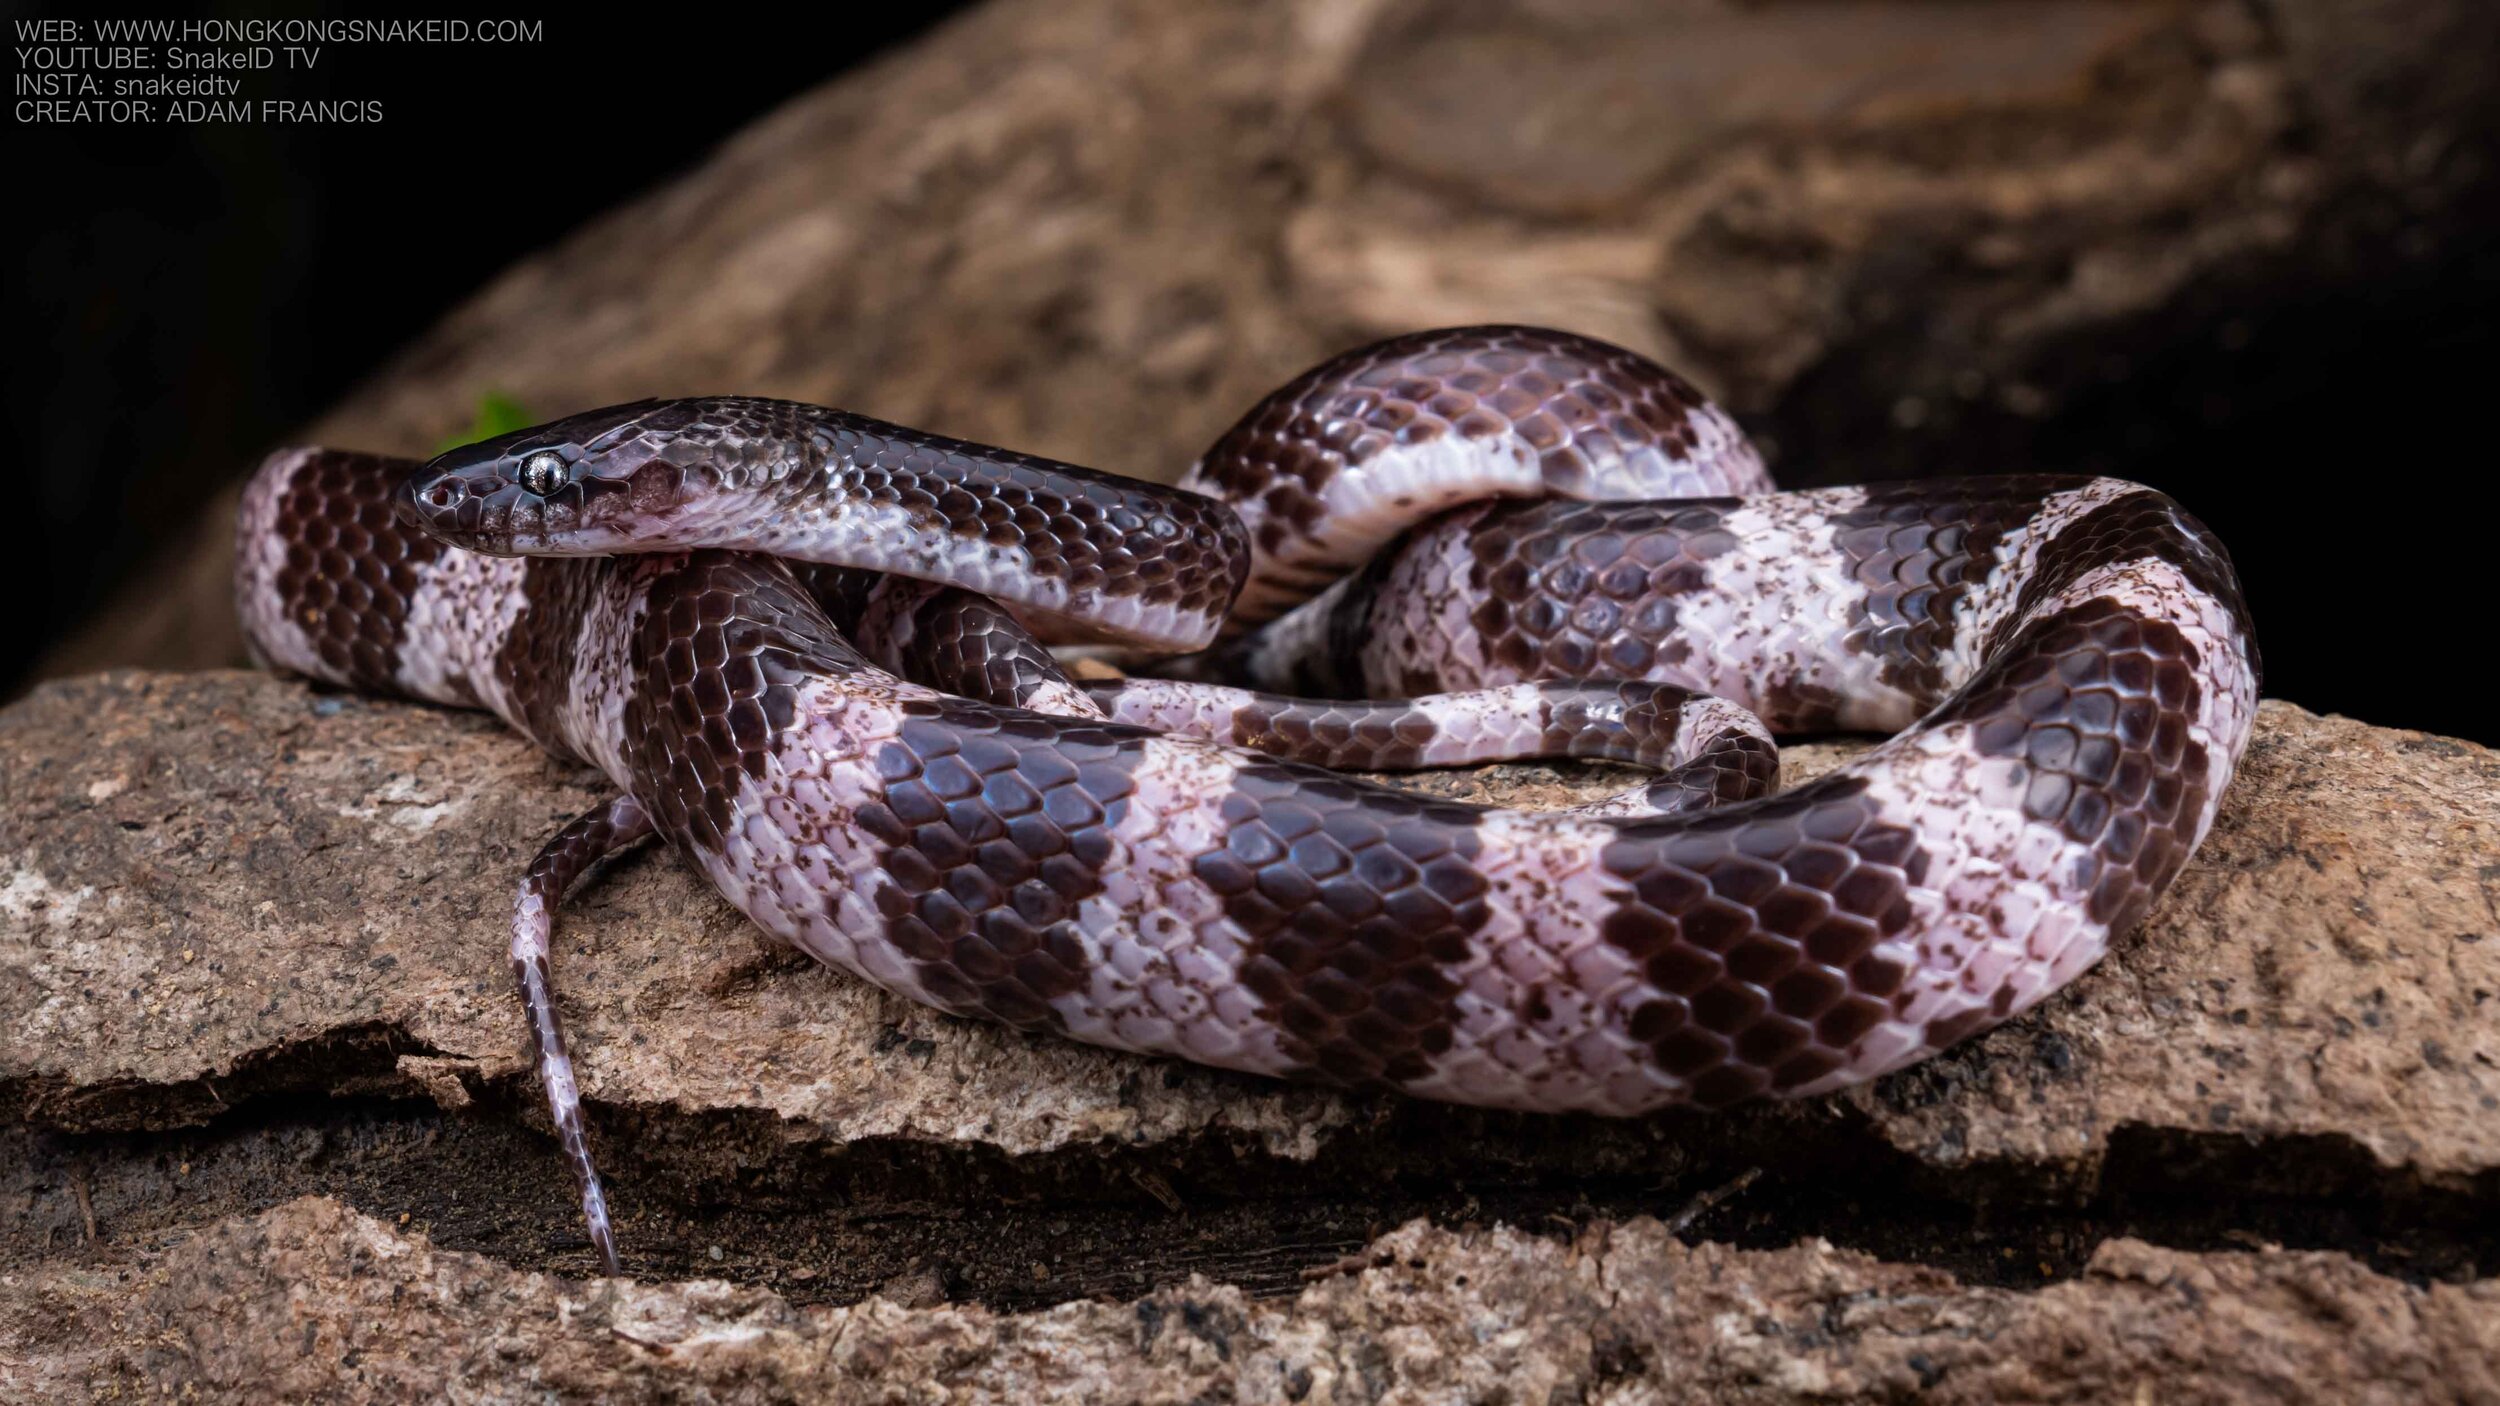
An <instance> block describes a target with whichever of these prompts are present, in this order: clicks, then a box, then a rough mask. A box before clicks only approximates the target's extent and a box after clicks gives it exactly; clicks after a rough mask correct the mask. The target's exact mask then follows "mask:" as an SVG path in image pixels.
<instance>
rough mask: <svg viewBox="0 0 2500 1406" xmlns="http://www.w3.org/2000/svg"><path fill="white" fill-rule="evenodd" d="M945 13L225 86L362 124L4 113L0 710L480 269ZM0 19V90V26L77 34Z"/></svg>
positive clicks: (651, 181)
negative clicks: (354, 102)
mask: <svg viewBox="0 0 2500 1406" xmlns="http://www.w3.org/2000/svg"><path fill="white" fill-rule="evenodd" d="M961 8H963V6H962V5H961V4H922V5H910V4H903V5H886V6H860V7H849V6H836V7H832V9H831V10H830V11H829V12H828V13H829V14H833V15H837V16H838V22H835V21H833V20H827V21H825V22H819V23H813V24H807V23H798V22H795V21H794V20H793V19H792V18H791V17H790V16H789V15H787V14H779V15H776V14H774V13H773V12H771V11H767V10H763V9H760V8H757V9H753V10H751V11H744V12H742V11H739V10H737V9H735V8H734V7H731V8H724V7H718V6H706V7H704V8H703V10H702V12H701V13H700V14H699V15H693V16H687V17H683V18H681V19H680V20H679V21H677V22H676V23H674V24H672V25H669V26H667V27H665V28H655V27H653V26H651V25H648V24H641V23H635V22H632V21H630V20H629V19H628V18H627V17H626V16H625V15H624V14H622V13H619V14H616V15H612V16H608V17H603V18H591V17H588V16H583V15H575V16H567V15H553V14H547V13H546V12H545V11H543V10H536V9H531V8H522V9H515V10H509V11H505V10H498V9H496V8H495V7H492V6H488V7H483V8H482V9H479V10H475V11H472V13H479V14H485V15H509V16H510V17H513V18H523V19H527V18H535V17H537V16H539V15H545V16H546V17H545V25H546V29H545V33H546V39H545V41H544V42H542V43H536V44H513V45H492V44H472V45H460V46H456V47H453V46H444V47H424V46H400V45H365V46H358V47H355V48H353V49H334V51H333V52H331V53H330V54H327V55H325V56H324V58H323V60H322V62H321V63H320V64H319V65H318V66H316V68H315V69H313V70H312V71H311V72H310V73H307V74H281V73H260V74H246V75H241V76H242V77H243V79H244V89H243V93H242V94H241V96H242V97H245V98H254V99H257V98H260V97H287V98H298V99H314V98H324V97H329V98H368V97H370V98H378V99H380V100H381V101H382V103H383V105H384V111H385V117H384V120H383V121H381V122H379V123H373V124H301V125H292V126H290V125H280V124H264V123H252V124H202V125H196V126H194V125H176V124H150V125H146V126H105V125H79V126H71V125H56V124H42V125H33V124H21V123H18V122H16V121H15V120H14V118H13V113H14V104H15V98H14V97H12V99H11V105H12V120H11V121H10V123H9V126H8V142H9V148H8V149H9V166H8V169H9V170H10V171H11V172H12V173H13V174H14V175H15V177H16V179H15V181H14V182H13V184H14V185H15V186H16V188H17V189H18V190H19V191H20V193H21V194H20V198H19V200H18V202H17V209H16V211H15V212H14V214H13V215H12V216H11V217H10V218H8V219H7V220H0V239H5V240H6V252H5V257H6V268H7V269H8V279H7V294H6V297H7V309H8V322H7V326H8V327H9V328H10V329H11V337H10V348H9V354H8V358H7V362H8V368H9V372H8V423H9V424H10V425H12V426H14V427H15V435H14V440H15V443H14V445H13V446H12V448H11V450H10V452H9V453H8V454H7V455H6V457H5V464H4V465H0V485H4V486H5V488H6V489H7V491H8V499H7V501H8V502H9V503H10V504H12V505H13V507H14V511H13V512H11V513H10V514H9V521H8V522H7V532H8V536H9V538H10V539H11V541H12V542H13V544H14V545H13V547H12V549H11V550H9V551H8V552H6V553H5V554H0V591H4V592H5V594H4V595H0V599H5V600H7V601H8V602H9V604H10V609H9V611H8V613H7V618H6V620H5V622H4V623H0V698H5V697H9V696H13V695H14V694H16V693H18V692H20V691H21V690H22V689H23V688H24V686H25V684H26V683H27V682H28V681H29V680H28V679H27V672H28V670H29V669H31V668H32V667H33V666H34V665H35V663H36V662H37V660H38V658H39V657H40V655H41V653H42V651H43V650H44V648H45V647H47V646H48V645H49V644H50V643H51V642H53V641H55V640H58V639H60V638H61V637H62V636H64V635H66V634H68V633H69V632H70V631H72V630H74V629H76V628H77V626H78V625H79V623H80V622H81V621H82V620H83V619H84V618H85V616H86V615H87V613H88V612H89V611H90V610H91V609H92V608H93V607H94V606H95V605H97V604H98V603H100V602H101V601H102V600H103V599H104V597H105V595H106V593H107V592H108V591H109V590H110V589H111V588H112V586H113V585H114V584H116V583H118V582H120V581H122V580H124V579H126V578H127V577H128V575H129V574H130V573H131V572H133V571H134V570H135V569H136V568H137V567H138V566H139V565H140V563H142V562H143V561H145V560H146V559H147V557H148V556H149V554H150V553H151V552H152V551H154V550H156V549H158V548H160V547H162V546H164V545H166V544H167V543H169V542H170V541H171V540H172V539H173V538H174V536H175V535H176V532H177V531H178V529H179V528H180V527H181V525H182V524H183V523H184V522H185V521H187V520H188V518H189V517H190V515H191V514H192V513H193V512H194V511H196V510H197V509H198V508H199V507H200V505H201V504H202V503H203V502H204V501H205V500H206V499H207V498H208V497H209V496H210V495H211V494H213V493H214V492H215V491H216V490H217V489H218V488H219V487H220V486H221V485H222V484H223V483H225V482H227V481H229V480H231V479H235V478H239V477H241V476H242V474H243V473H244V472H245V471H246V470H247V469H248V468H249V467H250V466H251V465H252V464H254V463H256V462H258V460H259V458H260V456H261V455H262V454H263V453H265V452H267V450H268V449H269V448H270V447H271V446H272V445H274V444H276V443H278V442H280V441H281V440H283V439H284V438H285V437H286V436H287V434H288V433H289V432H290V431H292V430H294V429H295V428H296V427H298V426H300V425H301V424H303V423H304V422H305V421H307V420H309V419H311V418H313V417H314V416H315V415H317V414H319V413H320V412H321V411H322V410H324V409H325V408H327V407H328V406H329V404H330V403H331V402H332V401H334V400H336V399H337V398H338V397H339V396H340V395H341V394H342V393H343V392H345V391H346V390H347V389H348V387H349V386H351V385H353V384H354V383H355V382H356V381H357V380H358V379H359V378H361V377H363V376H365V375H366V374H368V373H370V372H371V371H373V370H374V369H375V368H376V367H377V366H379V365H380V364H381V362H382V361H383V360H384V359H385V358H387V357H388V356H390V354H391V353H392V352H394V351H396V350H397V349H398V348H399V347H400V346H401V345H402V344H404V343H406V342H407V341H409V340H410V339H412V338H414V337H415V336H416V334H417V333H418V332H420V331H422V330H423V329H424V328H425V327H426V326H427V325H429V324H430V323H432V322H433V321H434V320H435V319H436V318H438V317H440V316H441V315H442V314H443V313H445V312H447V311H449V310H450V308H451V307H452V306H453V305H454V304H455V303H457V302H458V301H459V300H460V299H462V298H463V297H465V296H467V295H468V294H469V293H471V292H474V291H475V290H476V289H477V288H478V287H479V286H480V285H482V284H484V283H485V282H486V281H487V279H488V278H490V277H492V276H493V275H494V274H495V273H496V272H497V271H499V270H501V269H502V268H503V267H504V266H505V265H507V264H509V263H511V262H513V261H514V260H516V259H518V258H520V257H521V256H523V255H525V254H527V253H529V252H531V251H532V250H535V249H538V248H540V247H542V246H545V245H548V244H551V243H554V242H555V241H556V240H558V239H560V238H561V237H562V236H563V235H564V234H566V233H567V232H568V231H570V230H572V229H573V228H575V227H576V226H578V225H580V224H582V223H583V222H584V221H586V220H588V219H590V218H591V217H593V216H595V215H597V214H599V213H601V212H602V211H605V210H607V209H609V208H611V207H613V206H616V205H620V204H623V203H625V202H627V201H629V200H631V199H633V198H634V197H636V196H638V195H640V194H642V193H643V192H644V191H645V190H647V189H649V188H651V187H653V186H656V185H660V184H663V183H665V182H666V181H667V180H668V179H669V178H670V177H671V176H673V175H675V174H677V172H678V171H679V170H681V169H682V168H684V167H687V166H691V165H694V164H696V163H698V162H700V161H701V160H702V159H703V158H704V156H705V155H707V154H708V153H709V152H710V151H711V149H712V148H713V147H714V146H716V145H718V144H719V143H720V142H721V141H723V140H724V139H726V138H728V137H729V136H730V135H732V134H733V133H735V132H736V131H737V130H738V129H739V128H741V127H743V126H745V125H746V124H747V123H748V122H749V121H751V120H753V119H754V118H755V117H757V116H759V115H760V114H762V113H765V112H767V111H770V110H771V109H772V108H773V107H775V106H776V105H778V104H779V103H781V102H782V101H783V100H785V99H787V98H789V97H791V96H793V95H795V94H797V93H799V92H801V91H804V90H805V89H808V88H811V87H813V86H815V85H816V84H818V83H821V82H823V81H825V80H826V79H829V78H831V77H834V76H835V75H837V74H839V73H841V72H843V71H844V70H846V69H849V68H851V67H854V66H856V65H858V64H860V63H863V62H866V61H868V60H870V59H872V58H874V57H876V56H877V55H878V54H880V53H882V52H884V51H886V50H887V49H890V48H892V47H893V46H895V45H897V44H899V43H903V42H906V41H908V40H910V39H911V38H912V37H914V36H915V35H917V34H919V33H921V32H922V31H923V30H925V29H927V28H928V27H930V26H931V25H934V24H936V23H938V22H939V21H941V20H943V19H944V18H946V17H947V16H948V15H949V14H950V13H952V12H954V11H955V10H959V9H961ZM0 10H5V11H6V16H7V17H6V21H5V27H6V30H7V36H8V42H9V44H10V45H11V49H10V52H9V54H8V63H9V67H10V69H11V70H12V72H13V73H14V71H15V70H16V68H17V62H16V56H15V49H14V46H15V44H16V42H17V30H16V21H17V20H18V19H19V18H21V17H24V18H34V17H54V16H57V17H60V18H66V19H76V20H79V21H80V22H81V23H82V24H84V23H87V22H89V21H91V20H92V18H93V17H94V13H95V12H94V10H93V8H92V7H88V6H33V7H20V6H0ZM139 13H141V14H151V15H152V14H155V13H163V12H162V11H146V10H143V11H140V12H139ZM183 13H186V14H189V15H194V16H199V17H215V18H227V19H243V18H258V17H264V16H268V15H272V14H278V15H285V16H289V17H295V16H307V15H322V14H334V15H338V16H342V17H346V16H370V15H373V14H375V13H377V12H375V11H373V10H372V9H371V7H369V6H354V5H332V6H318V5H316V6H300V5H299V6H289V7H284V8H282V9H278V10H270V9H264V8H260V7H254V6H240V5H210V6H199V7H195V8H193V9H192V10H189V11H186V12H183ZM418 13H422V11H419V12H418ZM106 14H107V16H108V17H110V18H119V17H121V14H122V12H120V11H107V12H106ZM767 40H769V41H770V42H767ZM13 87H14V83H12V88H13Z"/></svg>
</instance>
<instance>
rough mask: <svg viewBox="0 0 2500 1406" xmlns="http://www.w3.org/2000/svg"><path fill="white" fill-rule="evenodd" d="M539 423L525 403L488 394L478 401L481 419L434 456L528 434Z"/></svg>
mask: <svg viewBox="0 0 2500 1406" xmlns="http://www.w3.org/2000/svg"><path fill="white" fill-rule="evenodd" d="M537 423H538V418H537V417H536V416H534V415H532V414H530V413H529V412H528V411H526V410H524V409H522V408H521V402H519V401H517V400H514V399H513V398H512V397H510V396H508V395H505V394H504V393H503V392H502V391H488V392H486V393H485V394H484V395H481V396H479V397H478V398H477V415H476V417H475V418H474V419H472V420H470V421H469V427H468V428H467V429H465V430H463V431H461V432H460V433H458V434H456V435H453V436H452V437H451V438H449V439H447V440H444V441H443V442H442V443H440V444H438V445H435V446H434V452H435V453H437V454H440V453H442V452H444V451H445V450H449V449H458V448H459V447H460V446H461V445H464V444H475V443H477V442H478V441H479V440H482V439H493V438H494V437H495V436H497V435H499V434H510V433H512V432H513V431H514V430H525V429H528V428H529V427H530V426H532V425H535V424H537Z"/></svg>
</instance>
